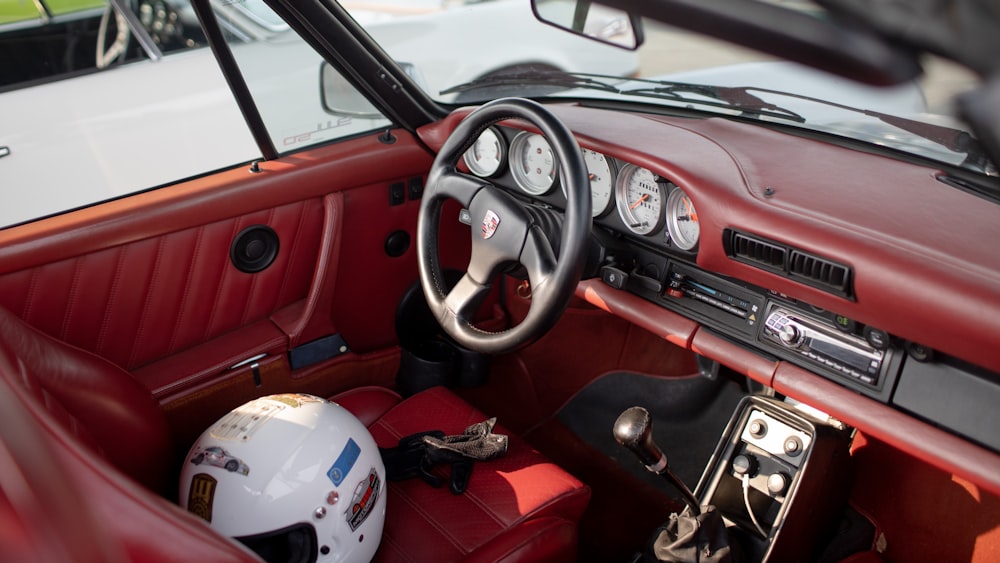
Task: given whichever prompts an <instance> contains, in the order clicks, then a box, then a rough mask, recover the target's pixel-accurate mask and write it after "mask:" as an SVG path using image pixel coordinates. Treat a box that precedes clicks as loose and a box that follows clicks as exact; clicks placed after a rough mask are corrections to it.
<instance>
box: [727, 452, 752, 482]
mask: <svg viewBox="0 0 1000 563" xmlns="http://www.w3.org/2000/svg"><path fill="white" fill-rule="evenodd" d="M733 471H735V472H736V474H737V475H749V476H751V477H753V475H754V474H755V473H757V458H755V457H754V456H752V455H750V454H740V455H738V456H736V457H734V458H733Z"/></svg>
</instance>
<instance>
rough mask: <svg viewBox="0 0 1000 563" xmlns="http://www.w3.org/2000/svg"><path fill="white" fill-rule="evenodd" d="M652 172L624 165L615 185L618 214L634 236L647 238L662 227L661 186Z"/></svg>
mask: <svg viewBox="0 0 1000 563" xmlns="http://www.w3.org/2000/svg"><path fill="white" fill-rule="evenodd" d="M656 180H657V177H656V174H653V172H652V171H650V170H648V169H646V168H642V167H639V166H636V165H634V164H626V165H625V166H623V167H622V169H621V171H620V172H619V174H618V182H617V183H615V201H616V203H617V204H618V214H619V215H621V218H622V221H624V222H625V226H626V227H628V228H629V229H630V230H631V231H632V232H633V233H636V234H639V235H648V234H649V233H651V232H653V231H654V230H656V229H657V228H658V227H660V225H662V224H663V186H661V185H660V184H659V183H658V182H657V181H656Z"/></svg>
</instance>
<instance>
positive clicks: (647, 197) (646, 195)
mask: <svg viewBox="0 0 1000 563" xmlns="http://www.w3.org/2000/svg"><path fill="white" fill-rule="evenodd" d="M647 199H649V194H642V197H640V198H639V199H637V200H636V202H635V203H633V204H632V205H630V206H628V208H629V209H635V208H636V207H639V204H640V203H642V202H644V201H646V200H647Z"/></svg>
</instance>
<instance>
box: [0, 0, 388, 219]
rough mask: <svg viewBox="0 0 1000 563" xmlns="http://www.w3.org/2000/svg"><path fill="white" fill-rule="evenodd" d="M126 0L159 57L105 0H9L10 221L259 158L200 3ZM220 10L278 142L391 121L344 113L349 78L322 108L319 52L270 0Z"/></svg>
mask: <svg viewBox="0 0 1000 563" xmlns="http://www.w3.org/2000/svg"><path fill="white" fill-rule="evenodd" d="M24 4H27V5H28V6H29V7H31V8H32V9H30V10H29V9H25V8H24V6H23V5H24ZM126 4H127V5H128V6H129V9H130V10H132V14H134V16H135V18H136V19H137V20H138V21H139V22H140V23H141V25H142V26H143V29H144V30H145V31H146V32H148V33H149V35H150V37H151V39H152V41H151V42H150V43H151V44H152V45H153V46H154V49H155V51H156V52H158V53H159V54H160V55H161V56H160V57H159V58H158V60H152V59H151V58H150V57H149V55H148V53H147V48H145V47H143V46H142V45H140V42H139V41H138V40H137V38H136V37H135V36H134V34H133V33H132V32H131V31H129V29H128V26H127V25H125V19H124V17H122V14H119V13H117V12H116V11H115V10H114V9H111V8H109V7H108V5H107V4H106V2H104V1H103V0H102V1H99V2H95V1H94V0H60V1H58V2H52V1H50V0H38V2H37V3H32V2H27V3H25V2H10V1H7V0H0V197H2V203H3V204H2V205H0V228H4V227H7V226H10V225H14V224H18V223H22V222H26V221H30V220H33V219H36V218H39V217H44V216H48V215H53V214H57V213H62V212H65V211H69V210H72V209H76V208H80V207H85V206H88V205H92V204H94V203H98V202H102V201H107V200H110V199H115V198H118V197H122V196H124V195H128V194H131V193H135V192H139V191H144V190H148V189H151V188H156V187H160V186H165V185H169V184H173V183H176V182H178V181H181V180H184V179H187V178H191V177H194V176H199V175H202V174H206V173H209V172H213V171H217V170H220V169H225V168H229V167H231V166H234V165H238V164H241V163H248V162H249V161H251V160H254V159H258V158H260V157H261V152H260V149H259V148H258V146H257V144H256V142H255V141H254V139H253V136H252V135H251V133H250V130H249V128H248V127H247V125H246V122H245V120H244V118H243V115H242V113H241V112H240V110H239V107H238V106H237V104H236V101H235V99H234V97H233V94H232V92H231V90H230V88H229V86H228V84H227V82H226V81H225V79H224V77H223V75H222V72H221V70H220V69H219V65H218V63H217V62H216V60H215V57H214V55H213V53H212V51H211V49H209V48H208V47H207V42H206V40H205V35H204V33H203V32H202V30H201V27H200V25H199V23H198V20H197V17H196V15H195V12H194V10H193V8H192V7H191V5H190V3H189V2H187V1H184V0H137V1H132V2H127V3H126ZM41 5H44V7H45V8H46V10H47V11H48V12H49V14H54V15H53V16H52V17H48V18H41V17H39V16H38V9H37V6H41ZM214 9H215V10H216V11H217V15H218V16H219V18H218V19H219V21H220V25H222V27H223V31H224V34H225V36H226V37H227V40H228V41H229V42H230V45H231V46H232V50H233V52H234V54H235V56H236V58H237V61H238V62H239V64H240V65H241V69H242V72H243V73H244V74H245V78H246V80H247V82H248V84H249V86H250V88H251V92H252V93H253V95H254V98H255V102H256V103H257V104H259V109H260V111H261V113H262V115H263V117H264V120H265V123H266V126H267V128H268V131H269V133H270V135H271V138H272V139H273V142H274V144H275V146H276V147H277V148H278V150H279V151H281V152H289V151H292V150H297V149H300V148H303V147H307V146H310V145H313V144H316V143H320V142H327V141H329V140H331V139H336V138H342V137H346V136H349V135H354V134H357V133H359V132H363V131H370V130H373V129H376V128H381V127H384V126H385V125H386V124H388V123H389V121H388V120H387V119H385V118H383V117H382V116H381V115H379V114H378V113H377V112H374V110H373V109H372V108H371V106H370V105H368V106H365V110H364V112H362V113H357V112H355V113H349V112H343V111H340V109H341V108H340V106H341V105H344V104H341V103H340V102H341V101H344V100H347V101H350V104H347V105H345V106H344V107H354V106H352V105H351V104H354V105H356V101H357V100H358V99H363V98H360V97H359V96H358V95H357V93H356V91H354V89H353V88H350V87H346V82H344V81H343V80H339V81H338V80H334V81H333V82H334V83H335V84H334V86H335V87H336V89H331V90H330V93H331V96H330V97H329V99H328V100H326V101H328V102H330V103H331V104H332V105H330V106H329V107H327V109H324V105H323V99H322V98H323V96H321V94H320V84H321V80H322V78H321V66H322V59H321V58H320V57H319V55H318V54H316V53H315V51H313V50H312V49H311V48H310V47H309V46H308V45H307V44H306V43H305V42H304V41H303V40H302V39H301V38H299V37H298V36H297V35H296V34H295V33H294V32H292V31H291V30H290V29H289V28H288V26H287V25H286V24H285V23H284V22H283V21H281V20H280V19H279V18H278V17H277V16H275V14H274V13H273V12H272V11H271V10H270V9H269V8H267V7H266V6H265V5H264V4H263V3H262V2H259V1H255V2H239V1H237V2H233V1H232V0H226V1H225V2H219V3H218V4H217V5H214ZM327 70H328V71H330V70H332V69H327ZM334 75H335V73H331V72H325V73H323V76H325V77H327V79H328V80H329V79H330V77H331V76H334ZM345 103H346V102H345Z"/></svg>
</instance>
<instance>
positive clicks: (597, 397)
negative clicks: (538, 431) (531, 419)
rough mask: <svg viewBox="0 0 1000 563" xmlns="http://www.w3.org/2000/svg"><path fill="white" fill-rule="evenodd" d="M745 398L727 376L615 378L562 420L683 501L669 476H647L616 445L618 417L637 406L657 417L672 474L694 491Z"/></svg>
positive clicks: (577, 400) (656, 432) (573, 403)
mask: <svg viewBox="0 0 1000 563" xmlns="http://www.w3.org/2000/svg"><path fill="white" fill-rule="evenodd" d="M745 394H746V393H745V391H744V390H743V389H742V388H741V386H740V385H739V384H738V383H736V382H734V381H732V380H729V379H727V378H725V377H719V378H717V379H716V380H714V381H713V380H710V379H707V378H705V377H701V376H700V375H692V376H688V377H680V378H662V377H653V376H647V375H641V374H635V373H612V374H608V375H605V376H603V377H601V378H599V379H597V380H595V381H594V382H593V383H591V384H590V385H588V386H587V387H586V388H584V389H583V390H582V391H581V392H580V393H578V394H577V395H576V396H575V397H574V398H573V399H571V400H570V402H569V403H567V404H566V405H565V406H564V407H563V408H562V409H561V410H560V411H559V414H558V419H559V421H560V422H562V423H563V424H564V425H566V426H567V427H569V428H570V429H571V430H572V431H573V432H574V433H575V434H576V435H577V436H579V437H580V439H582V440H583V441H585V442H587V443H588V444H590V445H591V446H593V447H595V448H596V449H598V450H599V451H601V452H602V453H604V454H605V455H607V456H608V457H610V458H611V459H613V460H615V461H616V462H618V463H619V464H620V465H621V466H622V467H624V468H626V469H627V470H628V471H629V472H630V473H632V474H633V475H635V476H636V477H638V478H639V479H642V480H644V481H646V482H647V483H650V484H651V485H652V486H654V487H656V488H657V489H660V490H662V491H663V492H664V493H665V494H667V495H669V496H670V497H672V498H674V499H678V500H679V499H680V495H679V494H678V493H677V492H676V491H675V490H674V489H673V488H672V487H671V486H670V485H669V484H668V483H667V482H666V481H665V480H664V479H663V477H661V476H658V475H654V474H653V473H650V472H649V471H647V470H646V468H645V467H643V465H642V464H641V463H640V462H639V460H638V459H637V458H636V457H635V456H634V455H633V454H632V453H631V452H630V451H628V450H627V449H625V448H624V447H622V446H621V445H619V444H618V443H617V442H616V441H615V439H614V437H613V435H612V428H613V427H614V423H615V420H616V419H617V418H618V415H619V414H621V413H622V411H624V410H625V409H627V408H629V407H633V406H641V407H644V408H645V409H646V410H648V411H649V413H650V415H652V417H653V437H654V438H655V440H656V443H657V444H659V446H660V448H661V449H662V450H663V452H664V453H665V454H666V456H667V460H668V461H669V463H670V468H671V470H672V471H673V472H674V474H675V475H677V476H678V477H679V478H680V479H681V480H682V481H684V483H685V484H687V486H688V487H690V488H691V490H694V488H695V486H696V485H697V484H698V479H700V478H701V474H702V472H703V471H704V469H705V465H706V464H707V463H708V460H709V458H710V457H711V455H712V452H713V451H715V446H716V444H717V443H718V441H719V438H720V437H721V436H722V431H723V430H724V429H725V427H726V423H728V422H729V418H730V416H731V415H732V413H733V411H734V410H735V408H736V404H737V403H738V402H739V400H740V399H741V398H742V397H743V396H744V395H745Z"/></svg>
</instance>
